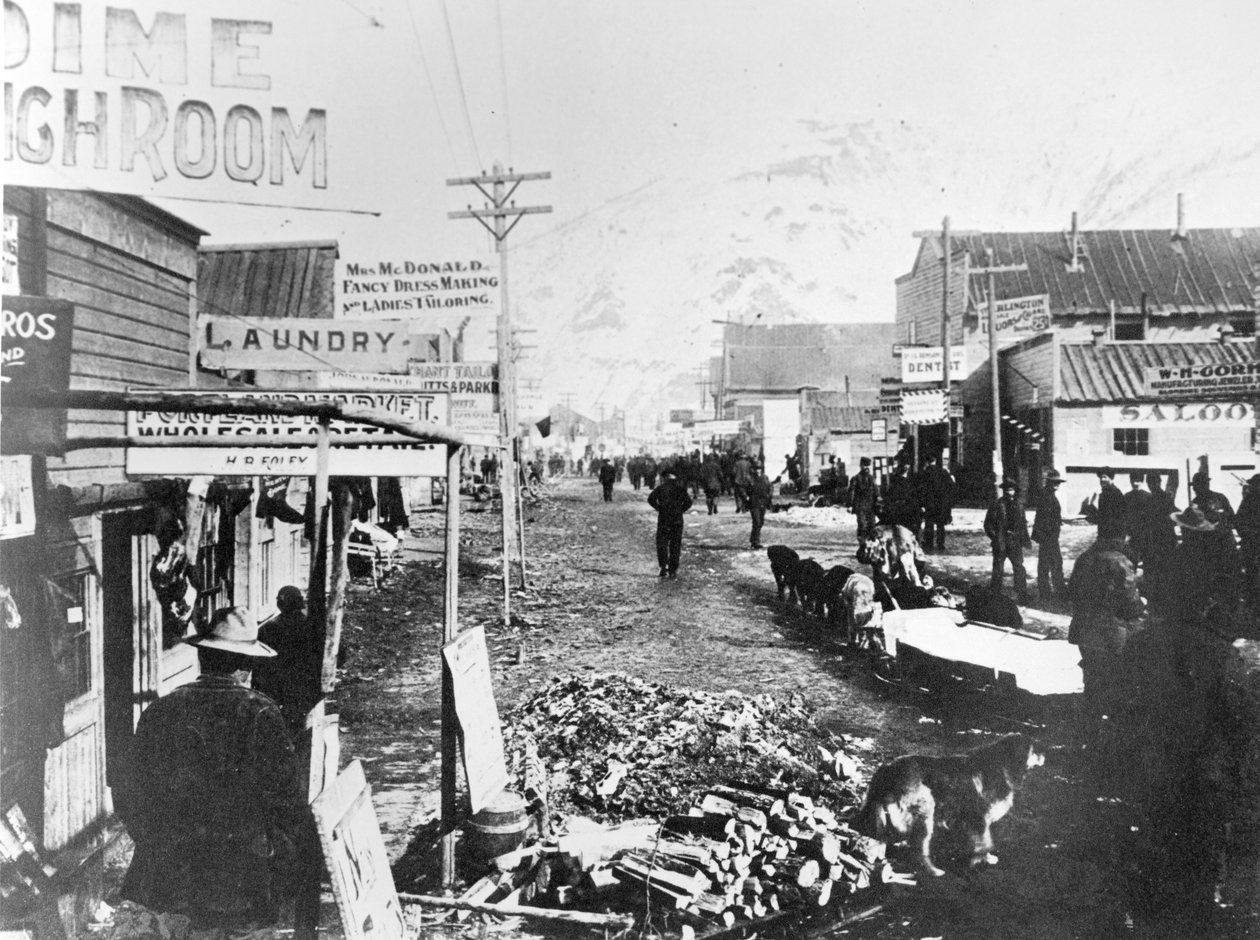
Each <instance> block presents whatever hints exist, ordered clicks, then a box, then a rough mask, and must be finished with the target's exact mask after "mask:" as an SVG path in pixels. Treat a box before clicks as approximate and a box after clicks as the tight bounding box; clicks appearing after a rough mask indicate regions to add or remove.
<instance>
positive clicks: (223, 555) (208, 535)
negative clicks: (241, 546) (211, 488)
mask: <svg viewBox="0 0 1260 940" xmlns="http://www.w3.org/2000/svg"><path fill="white" fill-rule="evenodd" d="M234 524H235V517H234V516H233V515H232V514H231V513H230V512H225V511H224V508H223V506H222V504H220V503H218V502H211V503H208V504H207V505H206V511H205V514H204V515H203V516H202V520H201V548H200V550H199V551H198V552H197V569H196V571H197V573H196V577H195V580H196V583H197V585H198V588H199V590H198V592H197V610H196V614H195V615H194V622H196V623H198V624H208V623H209V622H210V621H211V619H212V618H213V617H214V612H215V611H216V610H218V609H219V608H220V607H225V606H227V605H228V604H230V603H231V600H232V581H233V570H232V566H233V564H234V563H235V557H236V541H235V532H234V531H233V526H234Z"/></svg>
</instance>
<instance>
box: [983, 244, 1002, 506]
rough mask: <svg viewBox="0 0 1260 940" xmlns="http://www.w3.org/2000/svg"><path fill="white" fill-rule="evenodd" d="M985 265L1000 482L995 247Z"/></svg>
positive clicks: (996, 470) (995, 457)
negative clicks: (994, 275)
mask: <svg viewBox="0 0 1260 940" xmlns="http://www.w3.org/2000/svg"><path fill="white" fill-rule="evenodd" d="M984 266H985V267H986V268H988V269H989V276H988V283H987V285H986V287H987V289H988V292H989V371H990V372H991V373H993V374H992V375H991V376H990V392H991V393H992V395H993V475H994V476H995V477H997V478H998V481H999V482H1000V481H1001V479H1002V399H1001V398H1000V397H999V395H998V385H999V380H998V345H997V296H996V290H997V288H996V286H995V285H994V282H993V249H992V248H990V249H989V251H988V252H987V254H986V256H985V259H984Z"/></svg>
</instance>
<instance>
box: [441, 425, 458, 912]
mask: <svg viewBox="0 0 1260 940" xmlns="http://www.w3.org/2000/svg"><path fill="white" fill-rule="evenodd" d="M460 459H461V449H460V448H459V447H454V446H451V447H448V448H447V449H446V553H445V554H446V579H445V585H446V593H445V600H444V603H443V611H442V614H443V617H442V644H443V645H446V644H447V643H449V642H451V640H453V639H455V635H456V634H457V633H458V632H459V464H460ZM441 655H442V653H441V650H439V651H438V656H439V658H440V657H441ZM458 734H459V723H458V718H457V717H456V715H455V690H454V685H453V682H452V679H451V673H450V670H449V669H447V668H446V663H445V661H443V663H442V780H441V787H442V806H441V810H442V887H444V888H450V887H451V886H452V885H453V884H454V883H455V814H456V807H455V800H456V793H455V761H456V760H457V759H458V755H457V754H456V749H457V747H458V743H459V738H458Z"/></svg>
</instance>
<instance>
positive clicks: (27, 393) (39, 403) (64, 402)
mask: <svg viewBox="0 0 1260 940" xmlns="http://www.w3.org/2000/svg"><path fill="white" fill-rule="evenodd" d="M249 391H250V392H256V393H257V394H259V395H266V394H271V393H273V391H274V392H275V393H276V394H284V392H283V391H275V390H272V389H261V388H260V389H249ZM4 405H5V406H6V407H9V408H79V409H84V410H89V411H165V412H171V413H177V414H237V415H295V416H296V415H304V416H310V417H314V418H327V419H329V420H341V421H351V422H357V423H359V424H367V425H371V426H373V427H378V428H386V429H388V430H390V431H395V432H397V433H398V434H403V435H406V436H407V437H412V438H415V439H416V440H417V441H421V442H423V443H427V444H447V445H449V446H452V447H463V446H465V445H467V444H468V439H467V438H466V437H465V436H464V435H463V434H460V433H459V432H458V431H455V430H452V429H451V428H449V427H446V426H443V425H433V424H425V423H422V422H420V421H408V420H406V419H405V418H400V417H398V416H397V415H395V414H391V413H390V412H388V411H382V410H380V409H379V408H359V407H351V406H348V405H344V404H342V403H341V402H337V401H290V400H286V399H282V398H262V397H260V398H232V397H229V396H226V395H217V394H215V393H214V392H199V391H194V390H191V389H188V390H183V389H180V390H176V391H171V392H158V391H152V392H149V391H144V392H119V391H115V390H112V389H108V390H107V389H88V388H75V389H68V390H66V391H52V390H46V391H36V390H23V391H18V390H14V391H11V392H6V393H5V395H4ZM145 440H146V442H147V441H148V439H145ZM374 442H375V443H379V442H380V441H379V439H377V440H376V441H374ZM273 443H274V442H273Z"/></svg>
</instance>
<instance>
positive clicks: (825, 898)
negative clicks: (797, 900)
mask: <svg viewBox="0 0 1260 940" xmlns="http://www.w3.org/2000/svg"><path fill="white" fill-rule="evenodd" d="M832 884H834V882H833V881H832V880H831V879H830V878H826V879H823V880H821V881H819V882H817V883H816V884H813V885H810V886H809V887H808V888H806V889H805V896H806V899H807V901H808V902H811V903H813V904H816V905H817V906H818V907H826V906H827V903H828V902H829V901H830V900H831V886H832Z"/></svg>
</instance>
